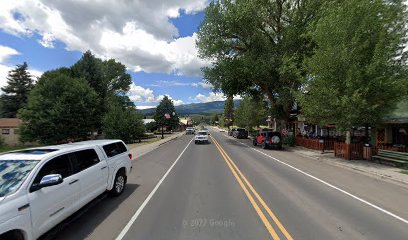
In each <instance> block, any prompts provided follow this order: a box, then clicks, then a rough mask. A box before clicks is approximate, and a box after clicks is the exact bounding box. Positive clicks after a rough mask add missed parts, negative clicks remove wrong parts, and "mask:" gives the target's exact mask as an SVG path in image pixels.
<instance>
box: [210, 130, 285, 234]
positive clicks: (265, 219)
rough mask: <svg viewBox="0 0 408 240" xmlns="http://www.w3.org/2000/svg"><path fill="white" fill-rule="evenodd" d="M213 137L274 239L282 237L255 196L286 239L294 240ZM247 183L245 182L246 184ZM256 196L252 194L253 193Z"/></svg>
mask: <svg viewBox="0 0 408 240" xmlns="http://www.w3.org/2000/svg"><path fill="white" fill-rule="evenodd" d="M211 139H212V141H213V143H214V144H215V146H216V147H217V149H218V151H219V152H220V153H221V155H222V157H223V158H224V160H225V162H226V163H227V165H228V167H229V168H230V170H231V172H232V174H233V175H234V176H235V179H236V180H237V182H238V184H239V185H240V186H241V188H242V190H244V193H245V195H246V196H247V197H248V199H249V201H250V203H251V204H252V206H253V207H254V209H255V211H256V213H257V214H258V216H259V217H260V218H261V220H262V222H263V224H264V225H265V227H266V229H267V230H268V232H269V234H270V235H271V236H272V239H274V240H279V239H280V237H279V236H278V234H277V233H276V231H275V229H274V228H273V227H272V224H271V223H270V222H269V220H268V218H267V217H266V216H265V214H264V213H263V211H262V210H261V208H260V206H259V205H258V203H257V202H256V201H255V199H254V197H255V198H256V199H257V200H258V202H259V203H260V204H261V206H262V207H263V208H264V209H265V211H266V212H267V213H268V215H269V216H270V218H271V219H272V220H273V221H274V222H275V224H276V226H278V228H279V230H280V231H281V232H282V234H283V235H284V236H285V237H286V239H289V240H293V238H292V236H291V235H290V234H289V232H288V231H287V230H286V229H285V227H284V226H283V225H282V223H281V222H280V221H279V219H278V218H277V217H276V216H275V214H273V212H272V211H271V209H270V208H269V207H268V205H266V203H265V201H264V200H263V199H262V198H261V196H259V194H258V192H257V191H256V190H255V189H254V187H253V186H252V184H251V183H250V182H249V181H248V180H247V178H246V177H245V176H244V174H242V172H241V170H239V168H238V167H237V165H236V164H235V162H234V161H232V159H231V158H230V157H229V156H228V154H227V153H226V152H225V150H224V149H223V148H222V147H221V145H220V144H219V143H218V142H217V140H215V138H213V137H212V136H211ZM244 183H245V184H244ZM248 188H249V190H250V191H251V192H250V191H249V190H248ZM251 193H252V194H253V195H254V197H253V196H252V194H251Z"/></svg>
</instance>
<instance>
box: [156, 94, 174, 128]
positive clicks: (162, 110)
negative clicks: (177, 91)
mask: <svg viewBox="0 0 408 240" xmlns="http://www.w3.org/2000/svg"><path fill="white" fill-rule="evenodd" d="M173 113H174V115H173ZM165 114H169V116H170V118H166V117H165ZM154 120H155V121H156V122H157V125H158V126H168V127H170V128H172V129H173V128H175V127H177V126H178V125H179V117H178V115H177V113H176V109H175V107H174V104H173V101H172V100H170V99H169V97H168V96H164V98H163V99H162V100H161V101H160V103H159V105H158V106H157V108H156V113H155V115H154Z"/></svg>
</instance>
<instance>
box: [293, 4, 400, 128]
mask: <svg viewBox="0 0 408 240" xmlns="http://www.w3.org/2000/svg"><path fill="white" fill-rule="evenodd" d="M362 13H363V14H362ZM406 20H407V16H406V7H405V4H404V3H402V1H382V0H344V1H338V2H337V3H336V4H330V5H329V4H327V5H325V8H324V11H323V13H322V17H321V18H320V19H319V20H318V21H317V22H316V24H315V25H314V27H313V28H312V31H311V33H310V36H311V37H312V39H313V40H314V41H315V43H316V44H317V45H318V47H317V49H316V50H315V52H314V55H313V56H311V57H310V58H308V59H307V60H306V61H305V62H306V66H307V69H309V70H310V73H309V74H308V76H307V77H306V80H305V82H304V88H303V91H302V94H300V97H299V100H300V102H301V106H302V112H303V113H304V114H305V115H306V117H307V118H308V119H310V120H311V121H315V122H318V123H320V124H329V123H335V124H336V126H338V127H339V128H342V129H350V128H351V127H352V126H362V125H372V126H373V125H376V124H377V123H379V122H380V121H381V120H382V119H383V117H384V116H385V115H386V114H388V113H389V112H390V111H392V110H393V109H394V108H395V106H396V103H398V102H399V100H400V99H401V97H403V96H407V94H408V91H407V86H408V85H407V68H406V66H407V65H406V54H405V53H404V47H405V43H406V41H407V39H406V33H407V31H406V26H407V21H406Z"/></svg>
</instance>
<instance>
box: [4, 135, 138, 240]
mask: <svg viewBox="0 0 408 240" xmlns="http://www.w3.org/2000/svg"><path fill="white" fill-rule="evenodd" d="M131 159H132V155H131V154H129V151H128V149H127V147H126V145H125V144H124V143H123V142H122V141H121V140H95V141H84V142H78V143H72V144H64V145H56V146H48V147H39V148H32V149H27V150H20V151H15V152H9V153H5V154H2V155H0V239H18V240H21V239H23V240H33V239H37V238H38V237H40V236H41V235H43V234H44V233H46V232H47V231H49V230H50V229H51V228H53V227H54V226H55V225H57V224H58V223H60V222H61V221H63V220H64V219H65V218H67V217H68V216H70V215H72V214H73V213H74V212H76V211H77V210H79V209H80V208H81V207H83V206H84V205H85V204H87V203H89V202H90V201H91V200H93V199H94V198H95V197H97V196H98V195H100V194H101V193H103V192H105V191H109V192H110V194H111V195H113V196H119V195H120V194H121V193H122V192H123V190H124V189H125V185H126V182H127V176H128V175H129V174H130V172H131V169H132V163H131V161H130V160H131Z"/></svg>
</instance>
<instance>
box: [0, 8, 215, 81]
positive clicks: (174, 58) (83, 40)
mask: <svg viewBox="0 0 408 240" xmlns="http://www.w3.org/2000/svg"><path fill="white" fill-rule="evenodd" d="M207 3H208V0H150V1H136V0H134V1H125V0H121V1H117V0H98V1H83V0H81V1H79V0H19V1H15V0H1V4H2V7H1V8H0V29H2V30H3V31H5V32H8V33H10V34H14V35H32V34H34V33H36V34H39V35H40V36H41V38H42V39H41V40H39V43H40V44H41V45H43V46H44V47H53V46H54V42H55V41H56V40H59V41H62V42H64V43H65V44H66V46H67V49H68V50H79V51H85V50H88V49H90V50H92V51H93V52H94V53H95V54H96V55H98V56H100V57H110V58H115V59H117V60H119V61H121V62H122V63H124V64H125V65H126V66H127V67H128V68H129V69H131V70H133V71H142V70H143V71H146V72H162V73H175V74H179V75H189V76H197V75H200V68H201V67H203V66H205V65H206V64H207V63H206V62H204V61H203V60H201V59H199V58H198V56H197V49H196V46H195V41H196V38H197V35H196V34H193V35H192V36H187V37H181V38H178V36H179V33H178V29H177V28H176V27H175V26H174V25H173V24H172V23H171V22H170V18H176V17H179V15H180V11H181V10H184V11H185V12H186V13H187V14H193V13H195V12H197V11H201V10H203V9H204V8H205V6H206V4H207Z"/></svg>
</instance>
